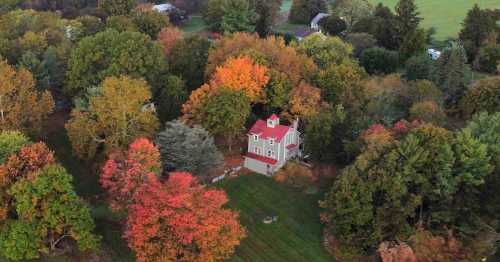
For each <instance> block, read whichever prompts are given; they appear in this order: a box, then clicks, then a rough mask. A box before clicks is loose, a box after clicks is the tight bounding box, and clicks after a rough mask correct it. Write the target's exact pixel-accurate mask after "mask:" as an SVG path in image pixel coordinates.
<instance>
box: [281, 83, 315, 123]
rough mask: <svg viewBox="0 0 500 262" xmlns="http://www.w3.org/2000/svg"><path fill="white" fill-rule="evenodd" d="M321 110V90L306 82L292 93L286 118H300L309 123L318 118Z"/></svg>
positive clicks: (285, 113)
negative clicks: (315, 117)
mask: <svg viewBox="0 0 500 262" xmlns="http://www.w3.org/2000/svg"><path fill="white" fill-rule="evenodd" d="M320 109H321V90H320V89H319V88H317V87H314V86H312V85H310V84H307V83H305V82H302V83H300V84H299V85H298V86H296V87H294V88H293V89H292V91H290V95H289V101H288V106H287V110H286V111H285V112H284V113H283V114H284V115H285V117H286V118H288V119H289V120H293V119H296V118H300V119H302V120H305V121H308V120H309V119H311V118H312V117H314V116H316V115H317V114H318V113H319V111H320Z"/></svg>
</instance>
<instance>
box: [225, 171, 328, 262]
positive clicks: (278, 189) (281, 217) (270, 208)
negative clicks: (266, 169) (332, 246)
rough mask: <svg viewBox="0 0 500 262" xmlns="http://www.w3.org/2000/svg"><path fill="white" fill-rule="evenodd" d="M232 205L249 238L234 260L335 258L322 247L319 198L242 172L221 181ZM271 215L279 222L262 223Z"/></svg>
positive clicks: (325, 259) (315, 259)
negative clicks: (238, 213)
mask: <svg viewBox="0 0 500 262" xmlns="http://www.w3.org/2000/svg"><path fill="white" fill-rule="evenodd" d="M218 186H220V187H221V188H223V189H224V190H225V191H226V193H227V194H228V196H229V199H230V203H229V206H230V207H231V208H233V209H235V210H238V211H239V212H240V218H241V223H242V224H243V225H244V226H245V227H246V229H247V234H248V236H247V238H246V239H244V240H243V241H242V243H241V245H240V246H239V247H238V248H237V251H236V255H235V256H234V257H233V259H232V261H252V262H258V261H308V262H314V261H332V258H331V257H330V256H329V255H328V254H327V253H326V251H325V250H324V249H323V246H322V227H321V224H320V222H319V207H318V200H319V199H320V197H321V196H322V194H317V195H306V194H303V193H301V192H298V191H296V190H294V189H291V188H288V187H287V186H285V185H282V184H278V183H276V182H275V181H274V180H272V179H270V178H267V177H265V176H262V175H256V174H255V175H242V176H240V177H237V178H232V179H227V180H225V181H223V182H221V184H219V185H218ZM269 215H277V216H278V221H277V222H274V223H272V224H264V223H262V219H263V218H265V217H266V216H269Z"/></svg>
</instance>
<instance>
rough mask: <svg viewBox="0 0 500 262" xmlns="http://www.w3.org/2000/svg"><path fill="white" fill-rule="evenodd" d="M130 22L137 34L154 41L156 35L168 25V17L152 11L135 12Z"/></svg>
mask: <svg viewBox="0 0 500 262" xmlns="http://www.w3.org/2000/svg"><path fill="white" fill-rule="evenodd" d="M132 21H133V22H134V24H135V25H136V27H137V29H138V30H139V32H141V33H143V34H146V35H148V36H149V37H151V39H156V38H157V36H158V33H160V31H161V30H162V29H163V28H165V27H167V26H168V25H169V24H170V22H169V20H168V15H166V14H165V13H160V12H157V11H154V10H148V11H135V12H134V13H133V15H132Z"/></svg>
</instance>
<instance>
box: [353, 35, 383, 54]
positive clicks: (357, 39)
mask: <svg viewBox="0 0 500 262" xmlns="http://www.w3.org/2000/svg"><path fill="white" fill-rule="evenodd" d="M346 42H347V43H349V44H351V45H352V47H353V55H354V57H359V56H360V55H361V53H362V52H363V50H365V49H367V48H371V47H375V45H376V44H377V39H375V37H373V35H370V34H368V33H349V34H347V36H346Z"/></svg>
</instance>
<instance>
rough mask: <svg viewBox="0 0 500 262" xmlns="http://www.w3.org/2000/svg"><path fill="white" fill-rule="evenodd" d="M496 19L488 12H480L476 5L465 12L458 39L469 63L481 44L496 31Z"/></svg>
mask: <svg viewBox="0 0 500 262" xmlns="http://www.w3.org/2000/svg"><path fill="white" fill-rule="evenodd" d="M497 20H498V18H496V19H495V16H494V15H493V14H491V13H490V12H489V11H488V10H481V8H479V6H478V5H477V4H475V5H474V7H472V9H470V10H469V11H468V12H467V16H466V17H465V19H464V22H463V23H462V30H461V31H460V34H459V38H460V40H461V41H462V42H463V44H464V48H465V50H466V51H467V57H468V60H469V61H473V60H474V59H475V57H476V54H477V53H478V51H479V48H480V47H481V45H482V44H483V42H484V41H485V40H486V39H487V38H488V37H489V36H490V34H491V33H494V32H495V31H496V30H498V27H499V26H498V25H497Z"/></svg>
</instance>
